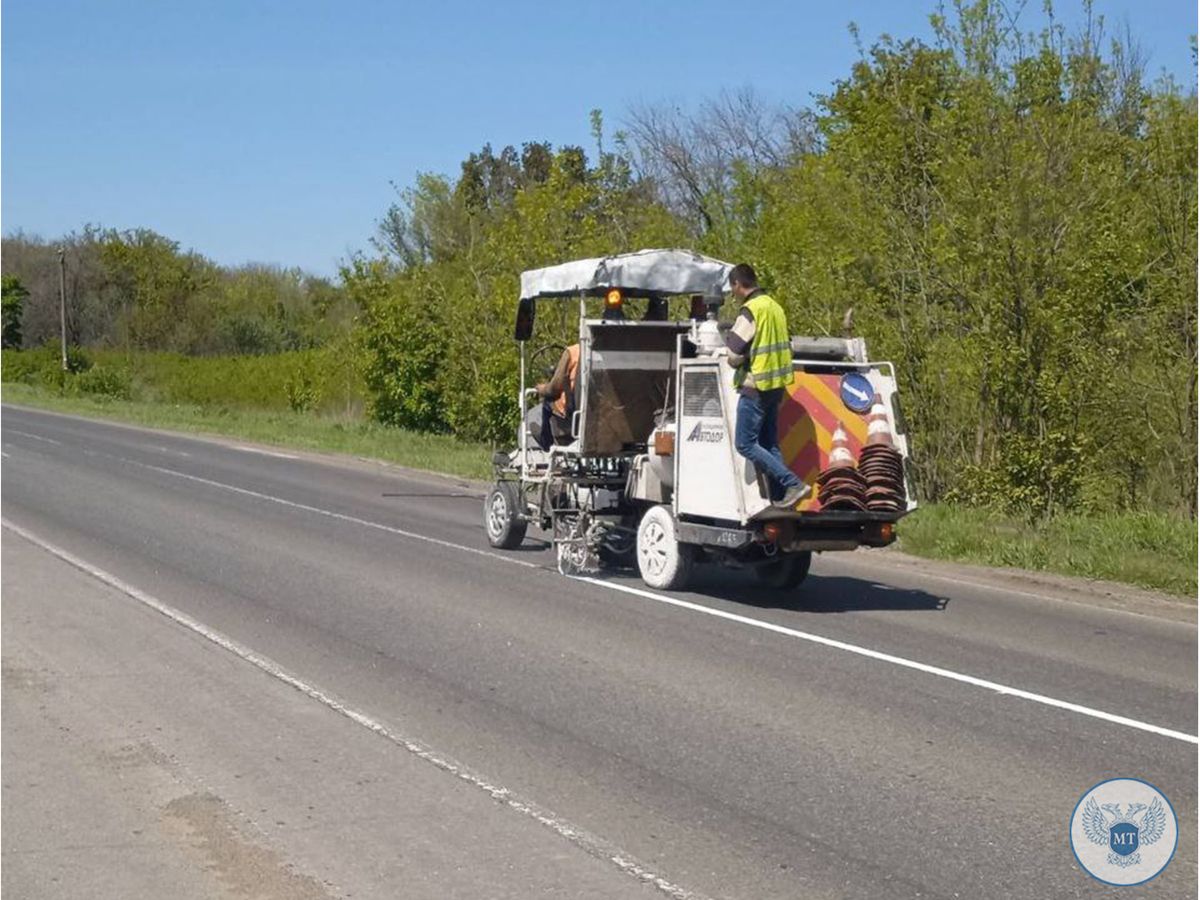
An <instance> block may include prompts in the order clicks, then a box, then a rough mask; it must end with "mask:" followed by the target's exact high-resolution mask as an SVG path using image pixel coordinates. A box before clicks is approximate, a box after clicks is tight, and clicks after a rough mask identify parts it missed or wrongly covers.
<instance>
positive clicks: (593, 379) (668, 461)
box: [484, 250, 916, 589]
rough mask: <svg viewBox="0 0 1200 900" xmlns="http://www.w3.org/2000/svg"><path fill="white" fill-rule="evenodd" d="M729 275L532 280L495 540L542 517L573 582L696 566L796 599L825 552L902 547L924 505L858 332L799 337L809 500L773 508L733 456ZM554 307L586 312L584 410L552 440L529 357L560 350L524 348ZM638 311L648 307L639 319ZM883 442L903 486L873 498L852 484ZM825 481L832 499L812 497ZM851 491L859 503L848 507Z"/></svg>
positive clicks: (630, 266)
mask: <svg viewBox="0 0 1200 900" xmlns="http://www.w3.org/2000/svg"><path fill="white" fill-rule="evenodd" d="M731 268H732V266H731V265H729V264H728V263H724V262H721V261H719V260H715V259H711V258H709V257H705V256H702V255H700V254H697V253H693V252H691V251H686V250H643V251H640V252H637V253H628V254H622V255H619V256H612V257H606V258H602V259H586V260H579V261H577V262H571V263H565V264H563V265H558V266H551V267H548V268H544V269H535V270H532V271H529V272H525V273H524V274H522V276H521V297H520V302H519V306H518V314H517V327H516V334H515V337H516V340H517V341H518V343H519V347H520V355H521V373H520V374H521V380H520V385H521V394H520V399H521V411H522V414H523V415H522V420H521V421H522V424H521V426H520V428H519V429H518V436H517V447H516V449H515V450H513V451H512V452H507V453H506V452H501V453H497V454H496V456H495V459H494V462H495V466H496V483H495V485H494V487H493V488H492V490H491V491H490V492H489V494H488V496H487V498H486V500H485V504H484V524H485V528H486V530H487V535H488V540H489V542H490V543H491V545H492V546H494V547H500V548H508V549H511V548H515V547H517V546H518V545H520V543H521V542H522V540H523V539H524V537H525V534H526V531H527V528H528V526H529V525H531V524H532V525H534V526H535V527H537V528H539V529H542V530H543V531H544V532H546V533H547V534H548V535H549V536H550V538H551V540H552V541H553V544H554V547H555V550H556V553H557V559H558V566H559V570H560V571H561V572H562V573H564V574H577V573H583V572H594V571H596V570H598V569H599V568H602V567H605V566H612V567H619V566H627V567H628V566H632V565H636V566H637V568H638V570H639V571H640V573H641V576H642V578H643V580H644V581H645V583H646V584H647V585H649V586H651V587H655V588H661V589H682V588H683V587H684V586H685V585H686V584H687V582H688V580H689V577H690V575H691V573H692V572H693V569H694V567H695V565H696V564H697V563H699V562H715V563H720V564H725V565H732V566H737V567H742V568H749V569H752V570H753V572H754V574H755V575H756V576H757V577H758V579H759V580H760V581H761V582H762V583H763V584H765V585H767V586H769V587H774V588H779V589H790V588H793V587H795V586H796V585H798V584H799V583H800V582H801V581H802V580H803V579H804V577H805V575H806V574H807V573H808V568H809V563H810V562H811V559H812V553H813V552H814V551H826V550H853V549H855V548H857V547H860V546H864V545H865V546H884V545H886V544H888V543H890V542H891V541H892V540H894V539H895V533H894V523H895V522H896V521H897V520H898V519H899V518H900V517H902V516H903V515H904V514H906V513H907V512H909V511H911V510H912V509H914V508H915V506H916V503H915V501H914V500H913V499H912V492H911V490H910V489H909V488H908V481H909V479H908V478H907V474H906V470H907V456H908V444H907V439H906V437H905V435H904V428H903V423H902V421H901V419H900V413H899V406H898V404H897V398H896V382H895V377H894V372H893V369H892V366H891V364H890V363H886V362H870V361H868V359H867V356H866V346H865V342H864V341H863V340H862V339H851V338H793V339H792V347H793V366H794V372H795V383H794V384H793V385H792V386H791V387H790V388H789V389H788V392H787V395H786V396H785V398H784V401H783V403H782V405H781V409H780V429H779V430H780V438H781V452H782V454H783V457H784V461H785V463H786V464H788V465H789V466H790V467H791V468H792V470H793V471H795V472H796V474H797V475H798V476H799V477H800V478H801V479H802V480H804V481H805V482H807V483H808V484H810V485H812V488H813V491H812V494H811V495H810V496H809V497H808V498H807V499H805V500H804V501H802V502H801V503H800V504H798V506H797V508H795V509H794V510H780V509H778V508H776V507H774V506H772V504H771V501H770V498H769V496H768V490H767V485H766V484H765V482H764V479H763V478H762V477H760V476H759V474H758V473H757V472H756V471H755V469H754V467H753V466H752V465H751V464H750V463H749V462H748V461H747V460H746V459H744V458H743V457H742V456H740V455H739V454H738V453H737V451H736V450H735V447H734V434H735V423H736V413H737V402H738V392H737V388H736V387H735V378H734V370H733V369H732V368H731V367H730V365H729V363H728V362H727V360H726V356H725V350H724V338H723V334H722V332H723V330H724V329H725V328H726V327H728V326H727V325H726V324H723V323H720V322H719V321H718V320H717V312H718V310H719V308H720V306H721V304H722V302H723V299H724V297H723V295H724V294H725V292H726V291H727V290H728V276H729V271H730V269H731ZM675 297H684V298H690V308H689V314H690V318H688V319H683V320H670V319H668V318H667V313H668V311H669V308H670V307H669V301H670V300H671V298H675ZM547 301H557V302H563V301H576V302H578V309H579V347H580V350H579V367H578V372H577V377H576V389H575V396H574V404H573V406H574V411H573V413H572V415H571V416H570V419H569V421H567V422H563V423H561V425H560V427H559V428H558V429H557V430H556V433H555V439H554V441H553V443H552V445H551V446H550V447H548V448H542V447H541V446H539V444H538V434H537V431H538V429H531V428H530V427H528V426H527V425H526V424H525V421H526V419H525V416H524V414H525V413H526V412H527V410H528V408H529V406H530V404H531V403H533V404H540V402H541V401H540V398H539V397H538V396H537V392H536V390H535V389H534V388H532V387H530V386H529V380H528V379H529V373H528V372H527V369H528V368H529V366H530V361H531V360H534V359H537V358H539V357H542V354H543V353H544V351H546V350H554V351H556V352H555V355H554V357H553V359H551V358H549V357H545V358H543V360H542V361H543V362H544V363H545V362H554V361H556V360H557V354H559V353H561V351H562V349H563V348H562V347H561V345H547V346H546V347H542V348H540V349H538V350H535V351H533V352H529V344H530V342H531V340H532V338H533V331H534V322H535V319H536V313H537V305H538V303H539V302H547ZM641 301H644V307H645V314H644V315H642V316H641V317H640V318H639V319H638V320H637V321H633V320H632V318H631V317H627V316H630V315H631V311H632V308H633V307H635V306H637V307H642V306H643V303H642V302H641ZM589 306H590V310H589ZM601 308H602V309H603V310H604V315H603V316H602V317H599V318H597V317H595V316H594V315H593V316H591V317H589V312H592V313H593V314H594V313H595V312H596V311H598V310H600V309H601ZM874 443H879V444H886V448H877V449H881V453H882V452H884V451H886V453H887V454H890V455H891V457H893V458H894V461H893V462H892V463H891V468H890V469H889V470H888V471H891V472H900V473H901V474H900V475H898V476H897V479H896V484H897V485H898V487H897V488H892V489H884V488H877V487H875V486H872V487H869V488H867V487H865V485H866V482H865V481H863V480H862V479H861V478H860V477H859V475H857V474H856V472H857V469H856V468H855V467H856V465H857V463H858V462H859V461H860V460H862V459H865V458H867V457H871V454H870V451H869V450H868V447H869V445H871V444H874ZM864 451H866V452H865V453H864ZM871 458H874V457H871ZM847 461H849V462H847ZM864 467H869V464H867V463H864ZM848 469H855V471H847V470H848ZM826 475H829V482H828V485H829V488H830V491H829V492H827V491H826V490H825V485H822V486H821V487H820V488H819V487H818V482H819V481H820V479H821V478H823V477H825V476H826ZM843 476H844V477H843ZM846 485H849V487H846ZM843 488H845V490H846V491H848V492H849V494H848V495H847V496H849V495H852V497H851V499H848V500H846V499H844V500H840V501H839V500H837V497H838V496H840V495H839V494H838V492H839V491H841V490H843ZM868 493H870V497H871V502H870V503H867V502H865V501H864V498H865V497H867V495H868ZM831 498H833V501H834V502H831ZM880 498H882V499H880ZM876 500H879V502H876ZM881 503H882V505H883V506H884V507H885V508H882V509H880V508H879V506H880V504H881ZM830 506H832V507H833V508H832V509H830V508H829V507H830ZM860 507H861V508H860Z"/></svg>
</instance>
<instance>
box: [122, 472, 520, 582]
mask: <svg viewBox="0 0 1200 900" xmlns="http://www.w3.org/2000/svg"><path fill="white" fill-rule="evenodd" d="M113 458H114V459H119V460H120V461H121V462H125V463H129V464H130V465H134V466H140V467H142V468H143V469H150V470H152V471H154V472H161V473H163V474H164V475H173V476H175V477H176V478H183V479H185V480H187V481H195V482H197V483H199V484H207V485H209V486H210V487H215V488H221V489H222V490H225V491H232V492H233V493H235V494H244V495H245V496H247V497H254V498H256V499H258V500H267V501H270V502H271V503H278V504H280V505H282V506H290V507H292V508H293V509H302V510H304V511H305V512H311V513H316V514H317V515H320V516H328V517H329V518H331V519H339V520H341V521H343V522H350V523H351V524H353V525H361V526H363V527H364V528H375V529H378V530H379V531H386V532H388V533H389V534H398V535H400V536H401V537H406V538H411V539H412V540H414V541H424V542H425V543H427V544H437V545H438V546H439V547H449V548H450V549H452V550H462V551H465V552H467V553H474V554H476V555H478V556H486V557H488V558H489V559H498V560H500V561H501V562H506V563H510V564H512V565H515V566H525V567H527V568H530V569H540V568H541V566H539V565H538V564H537V563H532V562H529V561H528V560H524V559H513V558H512V557H511V556H503V555H502V554H499V553H493V552H492V551H490V550H480V549H479V548H478V547H464V546H463V545H462V544H455V543H453V542H451V541H443V540H440V539H439V538H434V537H429V536H428V535H424V534H417V533H416V532H415V531H405V530H404V529H403V528H393V527H392V526H391V525H384V524H382V523H380V522H372V521H371V520H369V519H360V518H358V517H357V516H348V515H346V514H345V513H339V512H334V511H333V510H330V509H322V508H321V507H319V506H309V505H308V504H307V503H297V502H295V501H294V500H284V499H283V498H282V497H275V496H272V495H271V494H262V493H259V492H258V491H252V490H249V489H247V488H240V487H237V486H235V485H232V484H226V483H225V482H223V481H213V480H212V479H210V478H201V477H200V476H199V475H189V474H187V473H186V472H180V471H177V470H175V469H166V468H163V467H162V466H152V465H150V463H144V462H138V461H137V460H136V459H125V458H124V457H120V456H117V457H113Z"/></svg>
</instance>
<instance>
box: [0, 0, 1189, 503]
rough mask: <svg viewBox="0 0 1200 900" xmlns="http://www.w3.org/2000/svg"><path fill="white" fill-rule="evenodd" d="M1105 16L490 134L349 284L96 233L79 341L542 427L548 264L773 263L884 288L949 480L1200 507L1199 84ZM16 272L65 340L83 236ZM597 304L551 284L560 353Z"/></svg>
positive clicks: (453, 424)
mask: <svg viewBox="0 0 1200 900" xmlns="http://www.w3.org/2000/svg"><path fill="white" fill-rule="evenodd" d="M1085 12H1086V13H1087V15H1086V16H1085V19H1086V22H1087V24H1086V25H1085V26H1084V28H1083V29H1082V30H1081V31H1078V32H1075V33H1067V32H1066V31H1065V30H1064V29H1063V28H1061V27H1060V26H1057V25H1053V24H1052V25H1050V26H1048V27H1047V28H1046V29H1044V30H1043V31H1041V32H1039V33H1028V32H1026V31H1023V30H1021V29H1020V28H1019V27H1018V25H1017V24H1016V23H1014V22H1013V21H1011V20H1010V18H1009V16H1008V13H1007V11H1005V10H1004V9H1003V8H1002V7H999V6H996V5H992V4H988V3H986V2H979V3H973V4H964V5H960V6H956V7H954V9H953V10H952V11H951V13H950V15H948V16H946V17H941V16H935V17H934V18H933V25H934V35H935V37H934V39H933V40H932V41H931V42H928V43H925V42H921V41H915V40H910V41H897V40H892V39H887V38H885V39H883V40H881V41H879V42H878V43H876V44H875V45H873V46H871V47H870V48H868V49H864V50H863V51H862V53H861V56H860V58H859V60H858V61H857V62H856V63H855V64H854V65H853V67H852V68H851V70H850V72H849V73H848V74H847V76H846V77H845V78H844V79H842V80H840V81H838V82H837V83H835V84H834V85H833V86H832V88H831V90H830V91H829V93H828V94H826V95H824V96H821V97H819V99H818V100H817V102H816V103H815V104H814V105H813V106H812V107H811V108H803V107H795V108H788V107H776V106H771V105H767V104H764V103H762V102H760V101H759V100H757V99H756V98H755V96H754V95H753V94H752V93H749V92H745V93H740V94H731V95H726V96H722V97H720V98H716V99H714V100H712V101H711V102H709V103H707V104H704V105H703V106H701V107H700V108H698V109H696V110H693V111H689V112H681V111H678V110H675V109H672V108H668V107H653V106H647V107H640V108H637V109H634V110H632V111H630V112H629V114H628V116H627V117H626V121H625V123H624V125H625V127H624V129H623V130H620V131H617V132H615V133H611V134H610V133H609V132H607V131H606V130H605V128H604V122H603V121H602V119H601V116H600V114H599V113H598V112H594V113H593V114H592V126H593V127H592V132H593V143H594V146H591V147H589V148H587V149H586V150H585V149H584V148H580V147H559V148H554V147H552V146H551V145H549V144H547V143H544V142H537V141H534V142H530V143H527V144H524V145H522V146H521V147H520V148H514V147H506V148H503V149H502V150H500V151H498V152H497V151H495V150H493V149H492V148H491V147H490V146H484V148H483V149H482V150H481V151H480V152H478V153H474V154H472V155H471V156H470V157H469V158H468V159H466V160H465V161H464V162H463V163H462V166H461V169H460V171H459V172H458V173H457V174H456V175H455V176H453V177H446V176H442V175H434V174H422V175H419V176H418V177H417V179H416V182H415V184H414V185H413V187H411V188H410V189H408V190H405V191H403V192H401V193H400V195H399V196H398V197H397V198H396V201H395V203H394V204H393V205H392V206H391V207H390V208H389V209H388V210H387V211H386V213H385V215H384V216H383V217H382V219H381V221H380V223H379V225H380V227H379V232H378V236H377V239H376V241H375V245H374V247H373V248H372V249H371V250H370V251H368V252H364V253H361V254H359V255H358V256H356V257H355V258H353V259H351V260H350V261H349V262H348V263H347V264H346V266H345V268H344V269H343V271H342V277H341V283H340V284H339V285H333V284H330V283H328V282H324V281H322V280H320V279H313V278H310V277H307V276H305V275H303V274H302V273H300V272H294V271H281V270H276V269H264V268H261V267H246V268H242V269H234V270H227V269H221V268H220V267H217V266H214V265H213V264H212V263H210V262H208V261H206V260H204V259H203V258H202V257H198V256H196V255H195V254H190V253H182V252H180V251H179V249H178V247H177V246H175V245H174V244H173V243H172V242H170V241H168V240H166V239H165V238H162V237H160V236H158V235H154V234H152V233H149V232H132V233H128V232H127V233H115V232H106V231H99V230H88V231H85V232H84V234H83V235H78V236H75V237H74V238H72V241H73V242H74V244H72V246H70V247H68V256H69V257H73V258H75V259H76V260H77V261H78V262H77V263H76V265H75V266H74V267H73V268H72V267H71V266H69V267H68V294H69V297H70V298H71V299H70V305H71V310H72V313H71V329H72V335H73V338H74V339H75V340H76V341H78V342H79V343H81V344H85V345H101V346H108V347H133V348H143V349H156V350H174V351H178V352H183V353H191V354H197V353H262V352H272V351H278V350H285V349H289V348H303V347H313V346H320V345H322V344H328V342H330V341H333V340H344V341H346V343H345V345H344V346H345V352H344V353H342V352H339V353H338V358H339V359H344V360H353V362H354V365H355V366H356V368H357V371H358V372H359V373H360V374H361V376H362V378H363V379H365V383H366V386H367V391H368V403H369V409H370V412H371V414H372V415H373V416H374V417H375V418H376V419H378V420H379V421H381V422H385V423H389V424H394V425H399V426H403V427H406V428H411V429H416V430H421V431H433V432H448V433H453V434H457V435H460V436H462V437H463V438H465V439H483V440H488V439H490V440H495V441H499V442H511V440H512V434H513V431H514V428H515V423H516V408H515V406H516V393H517V380H516V352H515V348H514V346H513V342H512V322H513V318H514V314H515V307H516V295H517V284H518V281H517V276H518V274H519V273H520V272H521V271H522V270H524V269H527V268H531V267H535V266H541V265H549V264H553V263H557V262H562V261H565V260H569V259H573V258H579V257H585V256H598V255H603V254H606V253H615V252H623V251H628V250H634V249H639V248H642V247H662V246H689V247H694V248H695V249H698V250H700V251H702V252H706V253H709V254H711V255H713V256H717V257H720V258H723V259H727V260H730V261H743V260H744V261H749V262H751V263H753V264H754V266H755V267H756V268H757V269H758V271H759V273H760V276H761V277H762V279H763V281H764V282H765V283H766V285H767V286H768V287H769V289H770V290H771V291H772V293H773V294H774V295H775V296H776V297H777V298H778V299H779V300H780V301H781V302H783V303H784V304H785V306H786V307H787V309H788V313H789V318H790V321H791V325H792V330H793V332H795V333H808V334H830V333H839V332H840V327H841V326H840V323H841V321H842V318H843V315H844V313H845V311H846V310H847V308H850V307H853V308H854V321H855V327H856V329H857V331H858V333H859V334H862V335H864V336H865V337H867V338H868V341H869V344H870V346H871V350H872V355H873V356H874V357H875V358H877V359H890V360H892V361H894V362H895V364H896V370H897V375H898V377H899V379H900V382H901V384H902V388H903V394H902V396H903V400H904V406H905V411H906V413H907V418H908V420H909V425H910V430H911V432H912V434H913V439H914V440H913V443H914V463H915V467H916V468H915V473H916V475H917V481H918V488H919V490H920V492H921V493H922V494H923V496H924V497H925V498H926V499H931V500H951V501H957V502H966V503H975V504H986V505H990V506H998V507H1002V508H1005V509H1008V510H1013V511H1021V512H1023V513H1026V514H1029V515H1033V516H1038V515H1048V514H1052V513H1055V512H1058V511H1062V510H1084V511H1089V510H1119V509H1146V508H1150V509H1158V510H1174V511H1179V512H1181V513H1184V514H1190V515H1191V516H1193V517H1194V516H1195V513H1196V431H1197V393H1196V363H1197V357H1196V296H1197V282H1196V272H1197V255H1196V246H1197V231H1196V228H1197V220H1196V196H1197V195H1196V184H1197V181H1196V178H1197V169H1196V151H1197V144H1196V135H1197V106H1196V94H1195V90H1194V88H1189V89H1188V90H1187V91H1184V90H1181V89H1180V88H1179V87H1178V86H1177V85H1175V84H1173V83H1172V82H1170V81H1169V80H1161V79H1160V80H1157V81H1155V82H1153V83H1151V82H1149V81H1148V80H1147V78H1146V75H1145V71H1144V65H1143V62H1142V60H1141V57H1140V55H1139V54H1138V52H1137V50H1136V47H1134V46H1132V45H1131V44H1130V43H1129V42H1128V41H1126V42H1123V43H1122V42H1112V41H1110V40H1108V39H1107V38H1106V37H1105V36H1104V34H1103V30H1102V28H1101V24H1100V20H1099V19H1098V18H1096V17H1093V16H1092V15H1091V10H1090V7H1085ZM1049 21H1051V22H1053V19H1052V17H1051V18H1050V19H1049ZM85 260H86V262H85ZM3 268H4V273H5V276H6V282H5V298H6V305H5V309H6V313H5V335H6V338H5V339H6V342H7V341H8V339H9V331H8V323H9V322H10V320H11V315H10V311H11V304H10V303H9V297H10V296H12V292H11V291H10V290H9V288H10V283H9V281H8V278H9V277H10V276H15V277H16V278H17V279H19V281H20V286H21V288H22V289H24V290H27V291H28V297H27V298H26V299H25V300H24V304H25V305H24V311H23V312H22V313H21V315H20V317H19V325H20V330H21V332H22V333H21V335H20V341H21V343H22V344H23V345H25V346H31V345H36V344H39V343H41V342H42V341H43V340H44V339H46V338H47V337H50V336H54V335H57V297H58V294H57V289H58V282H57V278H58V270H57V257H56V255H55V252H54V246H53V245H50V244H47V243H44V242H39V241H35V240H31V239H28V238H22V237H20V236H16V237H12V238H7V239H5V242H4V247H3ZM72 272H74V273H75V274H74V275H73V274H72ZM73 277H74V278H77V279H79V281H78V283H75V282H72V280H71V279H72V278H73ZM679 312H680V313H682V311H681V310H680V311H679ZM728 312H730V313H731V312H732V310H729V311H728ZM573 324H574V308H573V307H572V306H571V305H570V304H562V305H558V306H556V305H554V304H543V305H542V308H541V309H539V322H538V329H539V333H538V335H537V337H536V348H537V349H543V348H544V351H543V353H542V355H541V356H539V357H538V362H539V364H540V363H541V362H543V361H544V362H545V364H547V365H550V364H552V362H553V357H554V355H555V354H554V351H553V349H552V347H553V345H555V344H565V343H569V342H570V341H571V340H572V338H573ZM6 345H7V343H6Z"/></svg>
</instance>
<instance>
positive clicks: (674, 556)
mask: <svg viewBox="0 0 1200 900" xmlns="http://www.w3.org/2000/svg"><path fill="white" fill-rule="evenodd" d="M695 558H696V550H695V548H694V547H693V546H692V545H691V544H681V543H680V542H679V540H678V538H677V537H676V535H675V519H674V518H673V517H672V515H671V511H670V510H669V509H667V507H665V506H652V507H650V509H648V510H646V514H645V515H644V516H642V521H641V524H639V525H638V532H637V564H638V571H639V572H641V574H642V581H644V582H646V584H647V585H649V586H650V587H652V588H659V589H660V590H664V591H679V590H683V588H684V587H686V586H687V583H688V579H689V578H690V577H691V574H692V566H693V564H694V563H695Z"/></svg>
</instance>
